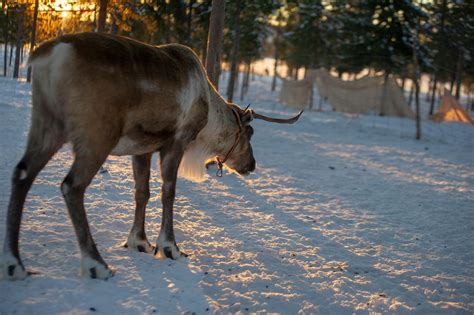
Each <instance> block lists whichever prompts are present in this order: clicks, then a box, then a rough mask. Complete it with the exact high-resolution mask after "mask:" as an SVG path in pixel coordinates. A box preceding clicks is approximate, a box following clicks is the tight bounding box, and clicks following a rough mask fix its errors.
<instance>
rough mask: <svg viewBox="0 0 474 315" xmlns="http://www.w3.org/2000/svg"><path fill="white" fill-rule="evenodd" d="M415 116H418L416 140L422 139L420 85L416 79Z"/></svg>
mask: <svg viewBox="0 0 474 315" xmlns="http://www.w3.org/2000/svg"><path fill="white" fill-rule="evenodd" d="M415 108H416V111H415V115H416V136H415V138H416V140H420V139H421V119H420V84H419V82H418V79H415Z"/></svg>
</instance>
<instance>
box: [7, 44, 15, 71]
mask: <svg viewBox="0 0 474 315" xmlns="http://www.w3.org/2000/svg"><path fill="white" fill-rule="evenodd" d="M13 47H15V46H14V45H13V43H10V61H9V62H8V66H9V67H11V66H12V60H13Z"/></svg>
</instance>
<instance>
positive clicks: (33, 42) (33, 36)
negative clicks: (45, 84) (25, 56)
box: [26, 0, 39, 82]
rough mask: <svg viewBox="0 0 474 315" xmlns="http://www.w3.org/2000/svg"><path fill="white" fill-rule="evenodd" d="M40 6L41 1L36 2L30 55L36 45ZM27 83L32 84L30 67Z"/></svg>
mask: <svg viewBox="0 0 474 315" xmlns="http://www.w3.org/2000/svg"><path fill="white" fill-rule="evenodd" d="M38 6H39V0H35V11H34V13H33V28H32V29H31V42H30V53H31V52H33V49H34V48H35V45H36V25H37V23H38ZM26 81H27V82H31V67H28V73H27V74H26Z"/></svg>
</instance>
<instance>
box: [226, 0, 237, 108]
mask: <svg viewBox="0 0 474 315" xmlns="http://www.w3.org/2000/svg"><path fill="white" fill-rule="evenodd" d="M235 8H236V11H235V19H234V26H235V29H234V35H235V36H234V44H233V47H232V61H231V65H230V78H229V84H228V86H227V101H228V102H231V103H232V101H233V99H234V88H235V80H236V78H237V75H238V72H239V67H238V66H239V53H240V0H236V1H235Z"/></svg>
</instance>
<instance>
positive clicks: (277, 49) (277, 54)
mask: <svg viewBox="0 0 474 315" xmlns="http://www.w3.org/2000/svg"><path fill="white" fill-rule="evenodd" d="M279 17H280V16H279ZM280 36H281V20H280V21H279V22H278V28H277V33H276V37H275V48H274V49H275V53H274V58H275V61H274V63H273V79H272V92H273V91H275V87H276V79H277V76H278V58H280Z"/></svg>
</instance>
